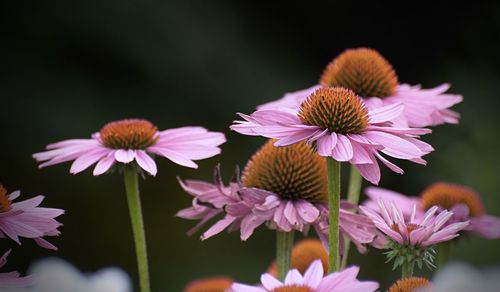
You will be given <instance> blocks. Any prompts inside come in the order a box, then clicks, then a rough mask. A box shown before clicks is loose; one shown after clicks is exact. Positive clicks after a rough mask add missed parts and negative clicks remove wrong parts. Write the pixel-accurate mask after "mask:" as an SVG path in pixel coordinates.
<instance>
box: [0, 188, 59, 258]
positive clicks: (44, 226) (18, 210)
mask: <svg viewBox="0 0 500 292" xmlns="http://www.w3.org/2000/svg"><path fill="white" fill-rule="evenodd" d="M20 195H21V192H20V191H15V192H13V193H11V194H9V195H7V190H6V189H5V188H4V187H3V186H0V237H2V238H10V239H12V240H14V241H15V242H16V243H18V244H21V241H20V239H19V238H20V237H24V238H32V239H33V240H35V242H36V243H37V244H38V245H39V246H41V247H44V248H48V249H53V250H57V247H55V246H54V245H53V244H51V243H50V242H48V241H47V240H45V239H44V238H43V237H44V236H58V235H59V234H60V231H59V230H57V228H59V227H60V226H61V225H62V224H61V223H59V222H58V221H57V220H55V219H54V218H56V217H58V216H60V215H62V214H64V210H62V209H55V208H43V207H38V206H39V205H40V204H41V203H42V201H43V199H44V196H36V197H34V198H31V199H28V200H24V201H20V202H15V203H14V202H13V201H14V200H15V199H17V198H18V197H19V196H20Z"/></svg>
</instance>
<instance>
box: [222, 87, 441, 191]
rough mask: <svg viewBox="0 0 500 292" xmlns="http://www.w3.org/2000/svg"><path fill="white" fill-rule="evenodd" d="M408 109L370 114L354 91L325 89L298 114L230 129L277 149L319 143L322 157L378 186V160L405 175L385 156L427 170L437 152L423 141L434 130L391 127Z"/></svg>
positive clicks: (259, 115) (260, 114) (266, 114)
mask: <svg viewBox="0 0 500 292" xmlns="http://www.w3.org/2000/svg"><path fill="white" fill-rule="evenodd" d="M403 109H404V107H403V105H401V104H393V105H389V106H385V107H381V108H377V109H372V110H370V109H368V108H367V107H366V106H365V105H364V104H363V102H362V100H361V99H360V98H359V97H358V96H357V95H356V94H355V93H354V92H353V91H351V90H348V89H344V88H339V87H329V88H327V87H323V88H319V89H317V90H316V91H315V92H314V93H313V94H311V95H310V96H309V97H308V98H307V100H306V101H304V102H303V103H302V105H301V106H300V109H299V111H298V112H293V111H284V110H258V111H256V112H254V113H253V114H251V115H250V116H247V115H243V114H240V116H241V117H243V119H244V120H245V121H236V123H235V124H233V125H232V126H231V129H233V130H235V131H237V132H239V133H242V134H246V135H260V136H264V137H268V138H274V139H278V141H277V142H276V143H275V144H274V145H275V146H287V145H292V144H295V143H298V142H301V141H307V143H310V144H311V143H314V144H315V146H316V150H317V153H318V154H319V155H321V156H325V157H332V158H333V159H334V160H336V161H348V162H350V163H351V164H353V165H355V166H356V168H357V169H358V170H359V172H360V173H361V175H362V176H363V177H364V178H365V179H367V180H368V181H370V182H372V183H374V184H378V182H379V180H380V168H379V165H378V162H377V159H378V160H380V161H382V163H384V164H385V165H386V166H387V167H389V168H390V169H391V170H392V171H394V172H397V173H403V170H402V169H401V168H399V167H398V166H396V165H395V164H393V163H392V162H390V161H389V160H387V159H386V158H385V157H384V156H382V154H385V155H387V156H391V157H395V158H399V159H406V160H411V161H413V162H416V163H421V164H425V160H423V159H422V156H424V155H426V154H428V153H429V152H431V151H432V150H433V149H432V147H431V146H430V145H429V144H427V143H424V142H422V141H420V140H419V139H418V138H419V137H420V135H424V134H428V133H430V132H431V131H430V130H428V129H421V128H398V127H392V126H391V125H390V124H391V123H390V121H391V120H392V119H394V118H396V117H398V116H399V115H400V114H401V112H402V110H403Z"/></svg>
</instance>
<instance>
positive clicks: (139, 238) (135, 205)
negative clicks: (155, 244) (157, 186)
mask: <svg viewBox="0 0 500 292" xmlns="http://www.w3.org/2000/svg"><path fill="white" fill-rule="evenodd" d="M123 176H124V180H125V191H126V192H127V202H128V209H129V212H130V219H131V223H132V231H133V233H134V241H135V253H136V256H137V267H138V270H139V284H140V287H141V292H149V291H150V288H149V271H148V255H147V250H146V236H145V235H144V224H143V221H142V210H141V199H140V197H139V180H138V173H137V170H136V168H135V167H134V166H130V165H125V167H124V175H123Z"/></svg>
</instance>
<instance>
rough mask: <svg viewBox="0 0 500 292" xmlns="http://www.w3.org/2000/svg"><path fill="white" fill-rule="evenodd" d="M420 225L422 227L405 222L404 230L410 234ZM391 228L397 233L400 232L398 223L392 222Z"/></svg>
mask: <svg viewBox="0 0 500 292" xmlns="http://www.w3.org/2000/svg"><path fill="white" fill-rule="evenodd" d="M420 227H422V226H420V225H418V224H413V223H406V232H407V233H408V234H410V233H411V232H412V231H414V230H416V229H419V228H420ZM391 229H392V230H394V231H396V232H398V233H400V232H401V230H400V229H399V225H398V224H392V226H391Z"/></svg>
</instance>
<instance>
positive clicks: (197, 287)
mask: <svg viewBox="0 0 500 292" xmlns="http://www.w3.org/2000/svg"><path fill="white" fill-rule="evenodd" d="M232 284H233V280H232V279H230V278H227V277H213V278H206V279H200V280H196V281H193V282H191V283H190V284H189V285H188V286H187V287H186V288H185V289H184V292H222V291H226V290H227V289H229V288H231V285H232Z"/></svg>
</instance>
